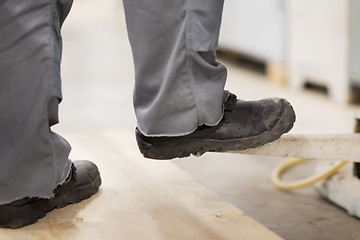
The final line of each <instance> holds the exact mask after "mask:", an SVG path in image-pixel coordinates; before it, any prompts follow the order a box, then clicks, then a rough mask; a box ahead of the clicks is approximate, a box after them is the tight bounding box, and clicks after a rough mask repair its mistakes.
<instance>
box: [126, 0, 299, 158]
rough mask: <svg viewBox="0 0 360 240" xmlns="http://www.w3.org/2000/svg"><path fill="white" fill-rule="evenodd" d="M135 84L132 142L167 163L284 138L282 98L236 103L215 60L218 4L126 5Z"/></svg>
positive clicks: (153, 1) (289, 120)
mask: <svg viewBox="0 0 360 240" xmlns="http://www.w3.org/2000/svg"><path fill="white" fill-rule="evenodd" d="M124 3H125V12H126V20H127V26H128V32H129V38H130V43H131V47H132V51H133V56H134V63H135V77H136V85H135V92H134V105H135V111H136V116H137V119H138V128H137V129H136V139H137V142H138V146H139V148H140V151H141V152H142V154H143V155H144V156H145V157H148V158H155V159H171V158H175V157H186V156H189V155H190V154H191V153H192V154H196V155H198V154H201V153H204V152H207V151H216V152H226V151H229V150H244V149H247V148H251V147H257V146H261V145H263V144H265V143H267V142H271V141H274V140H276V139H278V138H279V137H280V136H281V135H282V134H283V133H285V132H288V131H289V130H290V129H291V127H292V126H293V123H294V121H295V113H294V111H293V109H292V107H291V105H290V104H289V103H288V102H287V101H286V100H285V99H278V98H276V99H265V100H261V101H253V102H246V101H238V100H237V99H236V96H235V95H233V94H228V93H226V92H224V90H223V88H224V83H225V78H226V69H225V67H224V66H223V65H222V64H220V63H218V62H217V61H216V56H215V50H216V47H217V41H218V35H219V29H220V22H221V13H222V7H223V1H222V0H172V1H169V0H124Z"/></svg>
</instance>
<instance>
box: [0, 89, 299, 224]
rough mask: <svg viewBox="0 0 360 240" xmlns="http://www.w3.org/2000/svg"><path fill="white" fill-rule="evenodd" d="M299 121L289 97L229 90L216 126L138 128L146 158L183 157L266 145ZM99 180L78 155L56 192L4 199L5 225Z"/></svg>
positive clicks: (71, 199) (0, 208) (0, 209)
mask: <svg viewBox="0 0 360 240" xmlns="http://www.w3.org/2000/svg"><path fill="white" fill-rule="evenodd" d="M294 122H295V113H294V110H293V108H292V107H291V105H290V104H289V102H287V101H286V100H285V99H279V98H271V99H264V100H260V101H241V100H238V99H237V98H236V96H235V95H234V94H230V93H229V95H228V97H227V99H226V101H225V104H224V115H223V118H222V120H221V121H220V122H219V124H217V125H216V126H211V127H210V126H200V127H199V128H198V129H197V130H196V131H194V132H193V133H191V134H188V135H185V136H180V137H147V136H145V135H143V134H142V133H141V132H140V131H139V130H138V129H136V140H137V142H138V146H139V149H140V151H141V153H142V154H143V155H144V157H146V158H152V159H172V158H177V157H179V158H182V157H187V156H189V155H190V154H194V155H201V154H203V153H205V152H227V151H231V150H233V151H234V150H245V149H248V148H254V147H258V146H262V145H264V144H266V143H268V142H272V141H275V140H276V139H278V138H280V136H281V135H282V134H284V133H286V132H288V131H289V130H290V129H291V128H292V126H293V124H294ZM100 185H101V179H100V173H99V171H98V169H97V167H96V165H95V164H93V163H92V162H89V161H75V162H73V166H72V169H71V172H70V174H69V177H68V179H67V180H66V182H65V183H64V184H62V185H60V186H58V187H57V188H56V189H55V190H54V197H53V198H51V199H41V198H25V199H21V200H17V201H14V202H11V203H8V204H4V205H0V227H7V228H20V227H23V226H26V225H29V224H32V223H35V222H36V221H37V220H38V219H40V218H42V217H44V216H45V215H46V213H47V212H49V211H51V210H53V209H55V208H62V207H65V206H66V205H68V204H72V203H77V202H80V201H82V200H84V199H87V198H89V197H90V196H91V195H93V194H95V193H96V192H97V191H98V189H99V187H100Z"/></svg>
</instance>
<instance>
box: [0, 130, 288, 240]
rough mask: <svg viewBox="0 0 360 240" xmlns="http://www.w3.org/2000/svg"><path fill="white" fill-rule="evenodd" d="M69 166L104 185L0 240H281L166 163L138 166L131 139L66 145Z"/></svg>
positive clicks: (99, 137) (3, 232) (96, 138)
mask: <svg viewBox="0 0 360 240" xmlns="http://www.w3.org/2000/svg"><path fill="white" fill-rule="evenodd" d="M67 138H68V139H69V140H70V142H71V143H72V145H73V148H74V150H73V152H72V159H90V160H92V161H94V162H96V163H97V164H98V166H99V169H100V171H101V173H102V179H103V185H102V187H101V190H100V192H99V193H98V194H97V195H95V196H94V197H93V198H91V199H89V200H86V201H84V202H82V203H79V204H76V205H71V206H68V207H66V208H64V209H59V210H55V211H53V212H51V213H49V214H48V215H47V217H46V218H44V219H41V220H40V221H39V222H38V223H37V224H34V225H31V226H27V227H25V228H22V229H18V230H10V229H0V239H1V240H10V239H11V240H17V239H19V240H20V239H21V240H22V239H27V240H35V239H107V240H108V239H124V240H133V239H139V240H143V239H146V240H152V239H154V240H155V239H156V240H161V239H169V240H177V239H179V240H180V239H184V240H185V239H186V240H189V239H196V240H212V239H218V240H227V239H234V240H235V239H236V240H238V239H242V240H246V239H249V240H250V239H251V240H253V239H267V240H275V239H277V240H278V239H281V238H280V237H278V236H277V235H275V234H274V233H273V232H271V231H270V230H268V229H267V228H265V227H264V226H262V225H261V224H259V223H258V222H256V221H255V220H253V219H251V218H250V217H248V216H246V215H245V214H244V213H243V212H242V211H240V210H239V209H238V208H236V207H234V206H233V205H232V204H230V203H228V202H226V201H224V200H222V199H221V198H220V197H219V196H217V195H216V194H214V193H213V192H212V191H210V190H208V189H206V188H205V187H203V186H202V185H201V184H199V183H198V182H196V181H195V180H194V179H193V178H192V177H191V176H190V175H188V174H186V173H185V172H183V171H182V170H180V169H179V168H178V167H177V166H176V165H175V164H173V163H172V162H170V161H152V160H145V159H143V158H142V156H141V155H140V154H139V151H138V150H137V146H136V143H135V139H134V137H133V134H132V133H129V132H127V131H109V132H104V133H101V134H81V135H77V136H72V137H70V138H69V137H67Z"/></svg>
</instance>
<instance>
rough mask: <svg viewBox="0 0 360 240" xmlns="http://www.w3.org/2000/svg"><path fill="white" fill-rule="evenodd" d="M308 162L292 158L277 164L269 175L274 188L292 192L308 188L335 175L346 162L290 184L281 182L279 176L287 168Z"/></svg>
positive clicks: (340, 162) (304, 159)
mask: <svg viewBox="0 0 360 240" xmlns="http://www.w3.org/2000/svg"><path fill="white" fill-rule="evenodd" d="M306 161H309V159H306V158H292V159H290V160H286V161H285V162H282V163H280V164H278V165H277V166H276V167H275V168H274V169H273V171H272V173H271V181H272V183H273V184H274V185H275V187H277V188H279V189H282V190H293V189H298V188H304V187H307V186H310V185H312V184H314V183H316V182H318V181H321V180H323V179H326V178H328V177H330V176H331V175H333V174H334V173H336V172H337V171H338V170H339V169H340V168H342V167H344V166H345V165H346V164H347V163H348V161H339V162H338V163H336V164H335V165H334V166H332V167H331V168H330V169H329V170H327V171H325V172H323V173H317V174H315V175H314V176H310V177H307V178H304V179H302V180H297V181H292V182H284V181H282V180H281V175H282V174H283V173H284V172H285V171H286V170H288V169H289V168H291V167H293V166H295V165H298V164H299V163H303V162H306Z"/></svg>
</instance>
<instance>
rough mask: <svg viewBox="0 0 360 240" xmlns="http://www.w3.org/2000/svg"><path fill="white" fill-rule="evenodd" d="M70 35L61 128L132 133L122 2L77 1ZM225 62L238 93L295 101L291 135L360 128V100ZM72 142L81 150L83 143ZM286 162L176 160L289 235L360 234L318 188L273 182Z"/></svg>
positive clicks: (225, 157) (230, 157)
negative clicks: (294, 86) (357, 121)
mask: <svg viewBox="0 0 360 240" xmlns="http://www.w3.org/2000/svg"><path fill="white" fill-rule="evenodd" d="M63 39H64V53H63V64H62V72H63V96H64V100H63V102H62V104H61V106H60V124H59V125H58V126H56V127H54V130H55V131H57V132H58V133H60V134H61V135H63V136H64V137H66V136H73V135H74V134H75V135H76V134H89V133H99V132H103V131H109V130H111V129H116V130H121V131H128V132H133V131H134V128H135V126H136V120H135V116H134V113H133V108H132V89H133V83H134V80H133V79H134V76H133V64H132V57H131V51H130V46H129V43H128V39H127V34H126V28H125V21H124V14H123V9H122V5H121V1H120V0H104V1H101V2H99V1H95V0H86V1H85V0H77V1H75V3H74V6H73V11H72V12H71V14H70V16H69V18H68V19H67V21H66V22H65V24H64V27H63ZM220 60H221V59H220ZM225 64H226V65H227V66H228V71H229V76H228V81H227V85H226V88H227V89H229V90H231V91H232V92H233V93H235V94H236V95H237V96H238V97H239V98H242V99H246V100H250V99H260V98H264V97H273V96H278V97H285V98H287V99H288V100H289V101H290V102H291V103H292V104H293V106H294V108H295V111H296V113H297V122H296V125H295V127H294V129H293V130H292V133H304V134H317V133H351V132H352V131H353V126H354V115H355V113H356V111H357V110H359V109H360V107H359V106H349V105H344V104H339V103H334V102H332V101H330V100H329V99H328V97H327V96H325V95H321V94H319V93H315V92H308V91H305V90H304V91H303V92H299V91H291V90H288V89H287V88H285V87H281V86H276V85H273V84H271V83H270V82H269V81H268V80H267V79H266V76H265V75H264V74H261V73H257V72H254V71H252V70H249V69H246V68H242V67H241V66H239V65H238V64H235V63H233V62H230V61H225ZM123 141H124V142H126V141H128V139H123ZM72 145H73V148H74V149H76V146H77V144H76V143H75V144H72ZM281 160H282V159H278V158H265V157H249V156H242V155H236V154H209V153H207V154H205V155H204V156H203V157H201V158H196V157H190V158H186V159H177V160H174V162H175V163H176V164H177V165H178V166H179V167H180V168H182V169H184V170H185V171H186V172H188V173H190V174H191V176H192V177H193V178H195V179H196V180H198V181H199V182H200V183H201V184H203V185H204V186H205V187H207V188H209V189H211V190H213V191H214V192H216V193H217V194H218V195H219V196H220V197H221V198H223V199H224V200H226V201H229V202H231V203H232V204H234V205H235V206H237V207H238V208H240V209H241V210H242V211H244V212H245V213H246V214H247V215H249V216H251V217H252V218H254V219H256V220H257V221H259V222H260V223H262V224H263V225H265V226H266V227H268V228H269V229H271V230H272V231H274V232H275V233H277V234H278V235H280V236H281V237H283V238H284V239H287V240H297V239H299V240H300V239H301V240H304V239H312V240H325V239H329V240H330V239H342V240H345V239H359V238H360V237H359V236H360V221H359V220H358V219H355V218H353V217H350V216H348V215H347V214H346V212H344V211H343V210H341V209H339V208H337V207H335V206H333V205H331V204H330V203H328V202H327V201H325V200H324V199H321V198H320V197H319V195H318V194H317V192H316V191H315V189H314V188H313V187H309V188H307V189H303V190H297V191H293V192H281V191H278V190H276V189H275V188H274V187H273V186H272V185H271V183H270V180H269V176H270V171H271V169H272V168H273V167H274V165H275V164H276V163H277V162H279V161H281ZM314 166H315V164H309V165H307V166H304V167H302V168H301V169H299V170H297V171H294V172H292V175H291V176H287V177H288V178H293V177H301V176H306V175H310V174H311V173H312V172H313V169H314ZM102 174H103V175H106V174H107V173H106V172H103V173H102ZM134 174H136V172H134ZM124 194H126V193H124Z"/></svg>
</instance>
